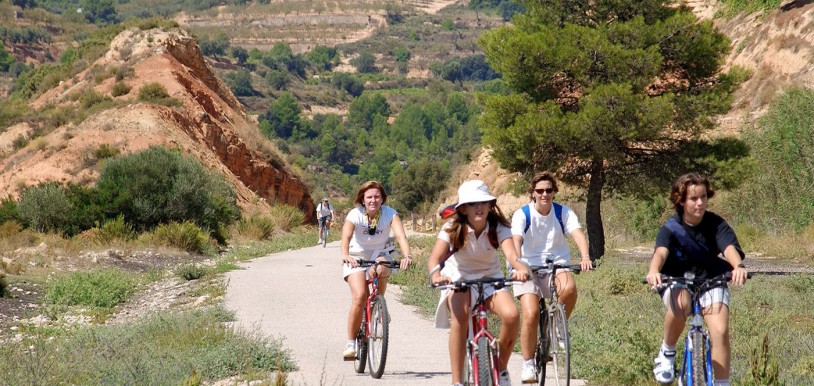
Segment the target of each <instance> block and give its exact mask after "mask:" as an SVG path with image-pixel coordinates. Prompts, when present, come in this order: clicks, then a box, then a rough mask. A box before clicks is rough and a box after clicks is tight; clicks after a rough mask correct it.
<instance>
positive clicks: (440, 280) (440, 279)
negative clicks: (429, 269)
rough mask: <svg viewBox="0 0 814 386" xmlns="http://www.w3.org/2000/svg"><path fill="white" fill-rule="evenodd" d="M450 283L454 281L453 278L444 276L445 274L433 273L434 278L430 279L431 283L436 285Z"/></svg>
mask: <svg viewBox="0 0 814 386" xmlns="http://www.w3.org/2000/svg"><path fill="white" fill-rule="evenodd" d="M450 283H452V279H451V278H449V277H448V276H444V275H441V274H438V275H433V277H432V279H431V280H430V284H432V285H436V286H438V285H447V284H450Z"/></svg>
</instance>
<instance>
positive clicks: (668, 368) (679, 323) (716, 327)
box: [318, 172, 747, 386]
mask: <svg viewBox="0 0 814 386" xmlns="http://www.w3.org/2000/svg"><path fill="white" fill-rule="evenodd" d="M558 191H559V189H558V186H557V181H556V179H555V178H554V175H553V174H552V173H549V172H541V173H538V174H536V175H534V176H533V178H532V179H531V181H530V184H529V188H528V194H529V196H530V199H531V202H530V203H529V204H528V205H526V206H524V207H523V208H521V209H518V210H517V211H516V212H515V213H514V214H513V216H512V219H511V222H510V221H509V220H508V219H507V218H506V216H505V215H504V214H503V212H502V211H501V209H500V208H499V207H498V205H497V199H496V197H495V196H493V195H492V194H491V193H490V192H489V188H488V186H487V185H486V183H484V182H483V181H481V180H469V181H465V182H464V183H463V184H461V185H460V187H459V188H458V200H457V203H456V204H455V205H454V211H451V213H450V214H449V217H448V219H447V221H446V223H445V224H444V225H443V226H442V228H441V231H440V232H439V234H438V238H437V240H436V242H435V245H434V246H433V248H432V251H431V253H430V256H429V259H428V263H427V265H428V269H429V270H430V271H431V272H432V271H433V269H434V268H436V267H437V266H439V265H441V266H442V267H443V269H440V270H437V271H436V272H435V273H434V274H433V275H432V277H431V278H430V280H431V282H432V284H448V283H451V282H453V281H456V280H470V279H480V278H486V277H489V278H491V277H496V278H500V277H503V276H504V273H503V270H502V268H501V265H500V259H499V258H498V254H497V249H498V248H499V249H501V250H502V251H503V254H504V256H505V258H506V263H507V266H508V268H510V270H509V272H510V276H511V277H512V279H513V280H515V281H520V282H523V284H516V285H514V286H513V287H512V294H510V293H509V292H508V290H507V289H505V288H501V289H494V288H490V289H488V290H485V291H486V293H485V295H486V298H487V300H486V305H487V307H488V308H489V310H490V311H491V312H492V313H494V314H495V315H496V316H497V317H498V318H500V320H501V322H502V323H501V329H500V333H499V339H498V341H499V347H498V352H499V358H500V362H499V363H498V370H499V378H500V379H499V383H500V385H509V384H511V379H510V376H509V371H508V369H507V365H508V361H509V357H510V354H511V350H512V348H513V347H514V344H515V341H516V340H517V337H518V335H519V337H520V347H521V354H522V356H523V365H522V369H521V372H520V379H521V382H522V383H535V382H537V377H538V374H537V372H536V364H535V357H534V351H535V344H536V341H537V321H536V318H537V317H538V315H539V300H540V298H541V297H546V296H547V295H548V294H547V292H548V291H550V289H549V288H548V287H547V286H546V285H545V284H543V283H546V282H547V281H548V280H547V278H538V277H536V275H532V273H531V270H530V267H531V266H540V265H543V264H551V263H553V264H563V265H569V264H571V257H570V248H569V246H568V243H567V241H566V236H570V237H571V238H572V239H573V241H574V243H575V244H576V246H577V249H578V250H579V253H580V259H579V265H580V268H581V270H583V271H588V270H591V269H593V261H592V260H591V258H590V256H589V252H588V240H587V238H586V236H585V233H584V232H583V231H582V227H581V225H580V222H579V219H578V218H577V216H576V214H575V212H574V211H572V210H571V209H570V208H568V207H567V206H564V205H560V204H557V203H555V202H554V198H555V195H556V194H557V192H558ZM713 195H714V191H713V190H712V187H711V186H710V182H709V180H708V179H707V177H706V176H703V175H700V174H696V173H688V174H685V175H682V176H681V177H679V178H678V179H676V181H675V183H674V184H673V187H672V189H671V192H670V201H671V202H672V203H673V206H674V209H675V212H676V213H675V215H674V216H672V217H671V219H670V220H668V222H666V223H665V224H664V225H663V226H662V227H661V228H660V229H659V232H658V236H657V238H656V246H655V251H654V253H653V256H652V258H651V261H650V266H649V270H648V274H647V277H646V279H647V282H648V283H649V284H650V285H652V286H653V287H654V288H660V287H659V285H660V284H661V277H662V276H661V275H662V274H666V275H670V276H682V275H683V274H684V273H685V272H688V271H689V272H692V273H694V274H695V275H696V277H698V278H705V277H710V278H711V277H714V276H716V275H718V274H720V273H723V272H726V271H732V283H733V284H736V285H742V284H743V283H744V282H745V281H746V277H747V271H746V268H745V266H744V265H743V258H744V253H743V250H742V249H741V247H740V244H739V243H738V240H737V237H736V236H735V233H734V231H733V230H732V228H731V227H730V226H729V225H728V224H727V223H726V221H724V220H723V219H722V218H721V217H720V216H718V215H716V214H714V213H712V212H709V211H707V210H706V209H707V203H708V200H709V199H710V198H712V197H713ZM386 201H387V193H386V192H385V189H384V187H383V186H382V184H381V183H379V182H376V181H368V182H366V183H364V184H362V186H361V187H360V188H359V190H358V191H357V193H356V198H355V200H354V203H355V204H356V207H355V208H354V209H352V210H351V211H350V213H349V214H348V215H347V217H346V219H345V223H344V225H343V226H342V235H341V242H340V250H341V254H342V260H343V277H344V280H345V281H346V282H347V283H348V286H349V288H350V292H351V306H350V310H349V311H348V323H347V344H346V346H345V348H344V350H343V353H342V355H343V357H344V359H353V358H354V357H355V355H356V348H355V341H356V333H357V331H358V329H359V325H360V323H361V320H362V309H363V306H364V303H365V299H366V298H367V291H368V289H367V285H366V281H365V279H366V275H377V276H378V278H379V287H378V288H379V292H380V293H382V294H384V293H385V291H386V288H387V278H388V277H389V276H390V275H391V274H392V272H391V269H390V268H387V267H383V266H378V267H377V268H376V272H373V271H372V268H371V271H366V270H365V269H364V268H360V267H358V260H359V259H387V260H393V259H395V258H397V257H398V256H399V255H398V252H397V251H395V250H394V246H393V245H392V242H389V241H390V240H392V239H391V238H390V233H391V232H392V234H393V235H394V236H395V240H396V241H397V242H398V244H399V248H400V250H401V253H402V254H403V255H404V258H403V259H402V260H401V266H400V268H399V269H401V270H404V269H407V268H409V267H410V265H411V264H412V255H411V254H410V246H409V243H408V241H407V236H406V232H405V230H404V226H403V223H402V221H401V219H400V218H399V216H398V214H397V213H396V210H395V209H393V208H392V207H389V206H386V205H384V204H385V202H386ZM326 205H329V204H328V202H327V199H324V200H323V202H322V204H321V206H323V207H327V206H326ZM323 210H324V209H323ZM330 210H331V212H332V210H333V208H331V209H330ZM322 213H325V212H322ZM332 214H333V213H331V215H332ZM318 215H319V214H318ZM320 223H321V225H323V221H320ZM320 234H321V233H320ZM688 239H691V240H693V241H694V242H695V243H698V244H699V245H700V246H701V250H704V251H705V252H704V253H696V251H697V250H698V249H694V248H691V247H688V246H687V243H691V242H689V241H687V240H688ZM720 254H722V255H723V258H720V257H719V255H720ZM553 275H554V276H555V285H556V290H557V293H558V294H559V301H560V302H561V303H563V305H564V307H565V309H566V316H567V317H568V316H570V315H571V312H572V311H573V309H574V306H575V305H576V301H577V288H576V285H575V281H574V276H573V273H572V272H570V270H567V269H563V270H559V271H557V272H556V273H554V274H553ZM473 292H474V290H472V289H470V290H468V291H459V292H456V291H453V290H445V291H443V292H442V293H441V297H440V299H439V302H438V306H437V308H436V315H435V325H436V327H438V328H449V329H450V335H449V357H450V365H451V373H452V385H453V386H456V385H462V384H463V379H462V377H463V367H464V358H465V347H466V340H467V328H468V327H467V326H468V323H467V321H468V320H469V313H470V311H471V309H472V305H473V304H474V300H473V299H476V298H477V294H475V293H473ZM659 294H660V296H661V297H662V299H663V302H664V305H665V316H664V339H663V341H662V344H661V348H660V349H659V352H658V354H657V355H656V357H655V360H654V370H653V374H654V377H655V379H656V381H658V382H660V383H670V382H672V381H673V380H674V376H675V371H674V366H675V352H676V342H677V340H678V337H679V335H680V334H681V332H682V331H683V328H684V322H685V320H686V317H687V315H688V314H689V309H690V307H691V305H690V304H689V302H690V300H689V296H688V293H687V290H686V289H683V288H666V289H665V288H660V291H659ZM512 297H516V298H518V299H519V302H520V309H521V310H522V312H523V315H524V318H523V324H522V326H521V323H520V315H519V311H518V309H517V307H516V306H515V303H514V300H513V299H512ZM702 306H703V315H704V319H705V321H706V323H707V325H708V326H709V331H710V337H711V339H712V360H713V369H714V374H715V377H716V380H715V385H717V386H721V385H728V384H729V380H728V378H729V368H730V346H729V290H728V288H726V287H725V286H724V287H719V288H713V289H711V290H709V291H708V292H706V293H705V294H704V295H703V297H702Z"/></svg>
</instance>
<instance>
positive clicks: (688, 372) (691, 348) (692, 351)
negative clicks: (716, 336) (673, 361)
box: [680, 302, 714, 386]
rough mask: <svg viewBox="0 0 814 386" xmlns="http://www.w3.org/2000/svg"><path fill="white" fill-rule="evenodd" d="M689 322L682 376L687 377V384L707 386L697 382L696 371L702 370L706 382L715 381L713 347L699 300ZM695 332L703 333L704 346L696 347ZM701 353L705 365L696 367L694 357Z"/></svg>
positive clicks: (688, 385)
mask: <svg viewBox="0 0 814 386" xmlns="http://www.w3.org/2000/svg"><path fill="white" fill-rule="evenodd" d="M689 324H690V329H689V331H687V338H686V339H685V344H684V346H685V348H684V367H683V370H682V374H681V377H680V378H682V379H686V384H685V386H706V385H696V384H695V379H696V378H695V377H694V375H695V372H696V371H701V372H703V373H705V374H706V375H705V376H704V379H705V380H706V383H707V384H708V385H712V384H713V383H714V382H713V380H712V347H711V343H710V339H709V334H708V333H707V331H704V328H703V325H704V318H703V317H702V316H701V306H700V305H699V304H698V303H697V302H696V303H695V304H694V305H693V313H692V319H690V323H689ZM695 333H701V335H702V337H703V346H702V347H695V345H694V343H693V340H692V336H693V334H695ZM698 350H703V352H699V351H698ZM699 354H700V355H703V358H704V367H702V368H696V366H695V364H694V363H693V360H692V359H693V357H695V356H696V355H699ZM685 376H686V377H685Z"/></svg>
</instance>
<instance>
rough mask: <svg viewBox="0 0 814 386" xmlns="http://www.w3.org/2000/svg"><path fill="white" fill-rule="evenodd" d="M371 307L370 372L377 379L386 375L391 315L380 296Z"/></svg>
mask: <svg viewBox="0 0 814 386" xmlns="http://www.w3.org/2000/svg"><path fill="white" fill-rule="evenodd" d="M373 301H374V303H373V305H372V306H371V307H370V308H371V311H370V339H368V343H369V345H368V351H367V359H368V371H369V372H370V376H371V377H373V378H376V379H379V378H381V377H382V374H384V366H385V364H386V363H387V345H388V342H389V338H390V314H388V312H387V302H385V300H384V296H382V295H378V296H376V298H375V299H374V300H373Z"/></svg>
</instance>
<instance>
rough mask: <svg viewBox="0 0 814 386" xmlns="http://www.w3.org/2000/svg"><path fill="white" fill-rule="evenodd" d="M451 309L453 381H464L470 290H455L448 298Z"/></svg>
mask: <svg viewBox="0 0 814 386" xmlns="http://www.w3.org/2000/svg"><path fill="white" fill-rule="evenodd" d="M447 304H448V305H449V310H450V315H451V318H450V323H451V327H450V330H449V362H450V365H451V366H450V367H452V383H462V377H463V369H464V354H465V353H466V336H467V332H468V329H469V322H468V321H469V308H470V307H469V304H470V295H469V292H454V293H452V294H451V295H450V296H449V298H448V303H447Z"/></svg>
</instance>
